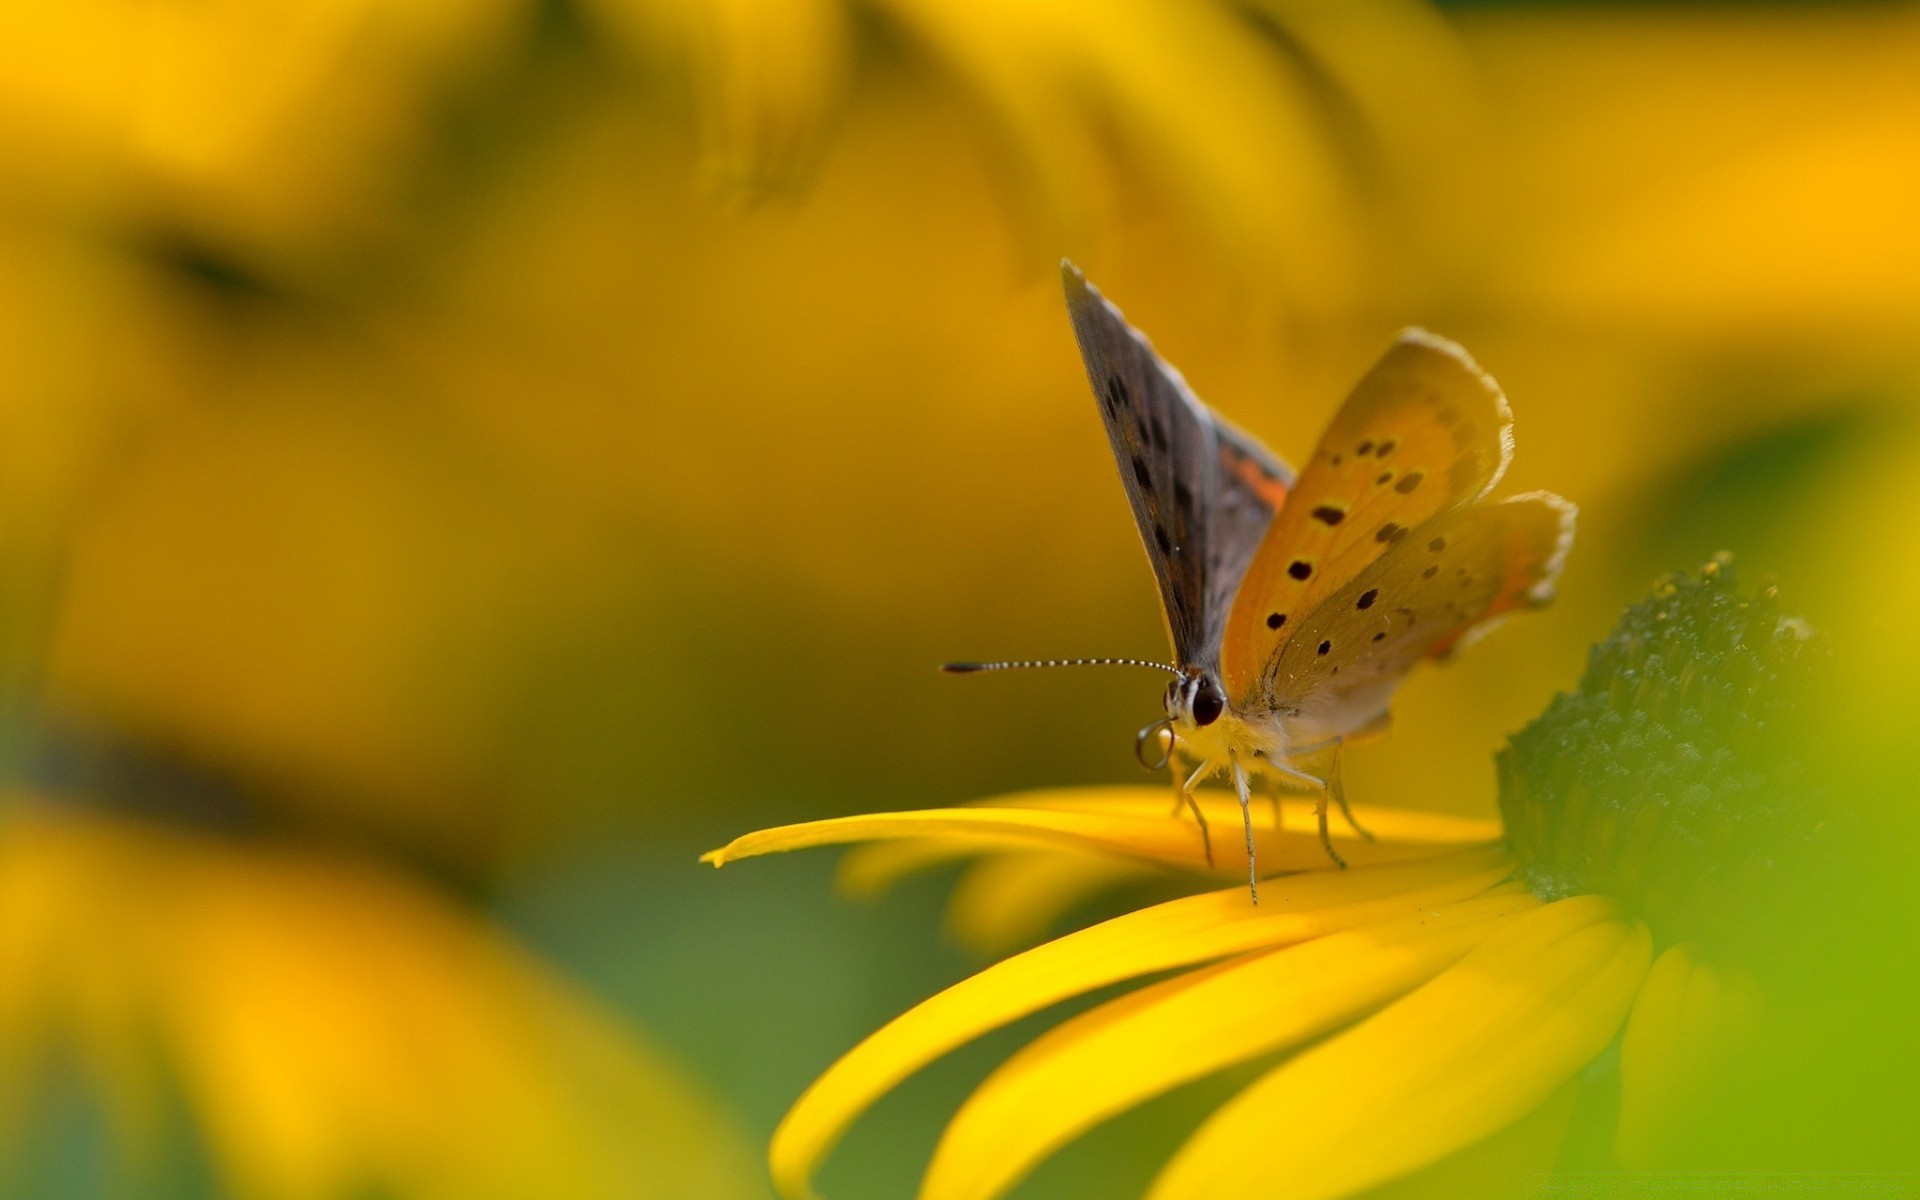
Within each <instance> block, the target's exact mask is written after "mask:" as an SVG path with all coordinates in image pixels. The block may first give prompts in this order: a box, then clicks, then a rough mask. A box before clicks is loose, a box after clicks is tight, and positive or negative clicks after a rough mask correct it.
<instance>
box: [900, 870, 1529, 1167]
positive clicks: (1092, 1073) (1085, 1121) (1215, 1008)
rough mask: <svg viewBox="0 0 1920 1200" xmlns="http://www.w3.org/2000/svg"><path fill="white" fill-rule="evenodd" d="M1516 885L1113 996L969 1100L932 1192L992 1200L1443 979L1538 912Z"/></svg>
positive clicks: (940, 1157)
mask: <svg viewBox="0 0 1920 1200" xmlns="http://www.w3.org/2000/svg"><path fill="white" fill-rule="evenodd" d="M1538 903H1539V902H1538V901H1536V900H1535V899H1533V897H1532V896H1530V895H1528V894H1527V893H1526V892H1524V891H1523V890H1521V889H1520V888H1519V886H1518V885H1507V886H1505V887H1502V888H1499V889H1496V890H1495V891H1494V892H1492V893H1489V894H1487V895H1484V896H1479V897H1476V898H1474V899H1471V900H1464V901H1461V902H1459V903H1456V904H1451V905H1447V906H1445V907H1441V908H1436V909H1432V910H1429V911H1426V912H1422V913H1420V914H1419V915H1418V916H1414V917H1404V918H1401V919H1399V920H1396V921H1391V922H1387V923H1383V924H1380V925H1369V926H1365V927H1362V928H1357V929H1351V930H1348V931H1346V932H1343V933H1335V934H1331V935H1329V936H1327V937H1323V938H1317V939H1315V940H1313V941H1310V942H1304V943H1301V944H1299V945H1296V946H1291V947H1288V948H1286V949H1284V950H1275V951H1269V952H1265V953H1260V954H1256V955H1253V956H1250V957H1247V958H1242V959H1236V960H1234V961H1232V962H1228V963H1223V964H1220V965H1218V966H1215V967H1211V968H1207V969H1205V970H1202V971H1196V972H1193V973H1191V974H1188V975H1183V976H1180V977H1177V978H1174V979H1170V980H1168V981H1166V982H1164V983H1160V984H1156V985H1154V986H1152V987H1148V988H1144V989H1142V990H1140V991H1138V992H1134V993H1132V994H1131V995H1128V996H1124V997H1122V998H1120V999H1118V1000H1114V1001H1111V1002H1109V1003H1107V1004H1104V1005H1102V1006H1101V1007H1099V1008H1096V1009H1094V1010H1092V1011H1091V1012H1088V1013H1085V1014H1083V1015H1082V1016H1079V1017H1076V1018H1074V1019H1073V1020H1071V1021H1069V1022H1067V1023H1066V1024H1064V1025H1061V1026H1059V1027H1058V1028H1056V1029H1054V1030H1052V1031H1051V1032H1049V1033H1047V1034H1045V1035H1043V1036H1042V1037H1040V1038H1039V1039H1038V1040H1036V1041H1035V1042H1033V1043H1032V1044H1031V1045H1029V1046H1027V1047H1026V1048H1025V1049H1024V1050H1022V1051H1020V1053H1018V1054H1016V1055H1014V1056H1013V1057H1012V1058H1011V1059H1009V1060H1007V1062H1006V1063H1005V1064H1004V1065H1003V1066H1001V1067H1000V1068H999V1069H998V1070H996V1071H995V1072H994V1073H993V1074H992V1075H991V1076H989V1077H988V1079H987V1081H986V1082H985V1083H983V1084H981V1086H980V1088H979V1090H978V1091H976V1092H975V1093H974V1094H973V1096H972V1097H971V1098H970V1099H969V1100H968V1101H967V1103H966V1105H965V1106H964V1107H962V1108H961V1110H960V1112H959V1113H958V1114H957V1115H956V1116H955V1117H954V1119H953V1121H952V1123H951V1124H949V1125H948V1126H947V1132H946V1135H945V1136H944V1137H943V1138H942V1139H941V1142H940V1148H939V1149H938V1150H937V1151H936V1152H935V1154H934V1159H933V1165H932V1166H931V1167H930V1168H929V1169H928V1172H927V1179H926V1182H925V1184H924V1185H923V1186H922V1189H921V1200H987V1198H989V1197H994V1196H999V1195H1001V1194H1003V1193H1004V1192H1005V1191H1006V1190H1007V1189H1008V1188H1010V1187H1012V1186H1013V1184H1015V1183H1016V1182H1018V1181H1019V1180H1020V1179H1021V1178H1022V1177H1023V1176H1024V1175H1025V1174H1026V1173H1027V1172H1028V1171H1029V1170H1031V1169H1032V1168H1033V1166H1034V1165H1035V1164H1036V1163H1038V1162H1039V1161H1040V1160H1041V1159H1042V1158H1044V1157H1046V1156H1047V1155H1048V1154H1050V1153H1052V1152H1053V1151H1054V1150H1055V1149H1057V1148H1059V1147H1060V1146H1061V1145H1063V1144H1065V1143H1066V1142H1067V1141H1069V1140H1070V1139H1072V1138H1073V1137H1075V1136H1077V1135H1079V1134H1080V1133H1081V1132H1083V1131H1085V1130H1086V1129H1088V1128H1090V1127H1091V1126H1093V1125H1095V1124H1097V1123H1098V1122H1100V1121H1102V1120H1105V1119H1106V1118H1108V1117H1110V1116H1113V1115H1114V1114H1116V1113H1119V1112H1124V1111H1125V1110H1127V1109H1130V1108H1132V1107H1134V1106H1135V1105H1137V1104H1141V1103H1144V1102H1145V1101H1147V1100H1149V1099H1151V1098H1152V1097H1154V1096H1157V1095H1159V1094H1161V1093H1162V1092H1165V1091H1167V1090H1169V1089H1171V1088H1173V1087H1176V1086H1178V1085H1179V1084H1182V1083H1185V1082H1187V1081H1188V1080H1192V1079H1198V1078H1200V1077H1201V1076H1203V1075H1207V1074H1209V1073H1211V1072H1213V1071H1216V1070H1219V1069H1221V1068H1223V1067H1227V1066H1231V1065H1233V1064H1234V1063H1238V1062H1244V1061H1246V1060H1248V1059H1251V1058H1255V1057H1257V1056H1259V1055H1262V1054H1267V1053H1270V1052H1272V1051H1274V1050H1278V1049H1281V1048H1284V1047H1286V1046H1291V1045H1296V1044H1298V1043H1300V1042H1303V1041H1305V1040H1307V1039H1308V1038H1312V1037H1315V1036H1317V1035H1319V1034H1322V1033H1325V1032H1326V1031H1327V1030H1329V1029H1333V1028H1336V1027H1338V1026H1339V1025H1341V1024H1343V1023H1345V1022H1347V1021H1350V1020H1352V1019H1354V1018H1355V1017H1357V1016H1360V1015H1362V1014H1364V1013H1366V1012H1369V1011H1371V1010H1373V1009H1375V1008H1377V1007H1379V1006H1380V1005H1381V1004H1383V1003H1385V1002H1387V1001H1388V1000H1391V999H1393V998H1395V997H1397V996H1399V995H1401V994H1402V993H1404V992H1406V991H1407V990H1408V989H1410V988H1413V987H1416V986H1418V985H1419V984H1421V983H1424V982H1426V981H1427V980H1428V979H1431V978H1432V977H1433V976H1434V975H1436V974H1438V973H1439V972H1440V971H1441V970H1443V969H1445V968H1446V967H1448V966H1449V965H1451V964H1452V963H1454V962H1455V961H1457V960H1458V959H1459V958H1460V956H1461V955H1463V954H1465V953H1467V951H1468V950H1470V949H1471V948H1472V947H1473V946H1474V945H1475V944H1476V943H1477V942H1479V941H1480V940H1481V939H1482V938H1484V937H1486V936H1487V934H1488V933H1489V932H1491V931H1492V930H1493V929H1494V928H1495V924H1496V922H1498V921H1499V920H1500V919H1501V918H1503V917H1509V916H1512V915H1514V914H1516V913H1520V912H1524V911H1527V910H1529V909H1532V908H1534V907H1537V905H1538Z"/></svg>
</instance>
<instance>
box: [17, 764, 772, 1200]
mask: <svg viewBox="0 0 1920 1200" xmlns="http://www.w3.org/2000/svg"><path fill="white" fill-rule="evenodd" d="M67 1056H71V1058H72V1059H73V1060H75V1061H77V1062H78V1064H79V1065H80V1067H81V1068H82V1069H83V1071H84V1072H85V1074H86V1076H87V1078H88V1079H89V1080H90V1081H91V1082H92V1083H93V1085H94V1086H95V1087H96V1088H97V1089H98V1090H99V1092H100V1094H101V1097H102V1101H103V1104H104V1106H105V1108H106V1111H107V1112H108V1114H109V1115H110V1116H112V1117H113V1118H114V1119H115V1121H114V1124H115V1128H116V1132H117V1133H118V1134H119V1135H120V1136H121V1138H122V1139H123V1145H122V1149H124V1150H125V1151H126V1154H127V1157H128V1158H129V1160H130V1162H131V1164H132V1165H133V1166H134V1167H135V1168H136V1178H137V1168H138V1166H139V1164H140V1162H141V1160H142V1158H143V1156H144V1157H150V1156H151V1154H152V1153H153V1152H154V1150H155V1148H156V1139H157V1138H158V1137H159V1136H160V1135H161V1132H162V1128H161V1125H162V1122H161V1118H162V1115H163V1108H162V1105H163V1102H164V1101H165V1100H166V1099H167V1098H168V1097H170V1096H172V1095H175V1094H177V1095H178V1096H180V1097H181V1098H182V1099H183V1100H184V1103H185V1105H186V1107H187V1110H188V1112H189V1113H190V1114H191V1116H192V1117H193V1119H194V1122H195V1125H196V1127H197V1130H198V1133H199V1135H200V1136H201V1137H202V1138H203V1139H204V1141H205V1144H206V1146H207V1147H208V1151H209V1154H210V1157H211V1159H212V1161H213V1163H214V1165H215V1168H216V1170H217V1172H218V1177H219V1179H220V1181H221V1183H222V1184H223V1185H224V1187H225V1188H226V1189H228V1192H229V1194H231V1195H233V1196H236V1197H241V1198H245V1200H254V1198H259V1200H335V1198H337V1197H341V1196H347V1195H359V1194H365V1190H366V1189H373V1190H374V1191H376V1192H377V1193H378V1194H382V1195H395V1196H423V1197H424V1196H435V1197H449V1198H469V1197H471V1198H475V1200H483V1198H498V1200H510V1198H520V1197H527V1196H540V1195H564V1196H570V1197H583V1198H590V1197H605V1198H606V1200H633V1198H635V1197H642V1198H650V1197H671V1198H681V1200H708V1198H714V1197H718V1198H730V1197H743V1196H750V1195H752V1194H754V1192H755V1191H756V1190H757V1184H755V1183H754V1182H753V1181H752V1180H751V1178H750V1175H749V1173H748V1172H747V1171H746V1170H744V1168H743V1164H744V1163H745V1162H746V1161H748V1160H747V1156H746V1155H745V1154H744V1153H743V1147H742V1146H741V1144H740V1142H739V1140H738V1138H737V1136H736V1135H735V1133H734V1132H733V1130H732V1129H731V1128H729V1127H728V1125H727V1124H726V1122H725V1121H724V1120H723V1119H722V1118H721V1117H720V1116H719V1115H718V1113H717V1111H716V1110H714V1109H713V1108H711V1107H710V1106H709V1105H708V1103H707V1102H706V1100H705V1099H704V1098H702V1097H700V1096H699V1095H698V1094H697V1093H696V1092H695V1091H694V1090H693V1089H692V1088H691V1087H690V1086H689V1085H688V1083H687V1081H686V1080H685V1079H683V1078H682V1077H681V1075H680V1073H679V1071H678V1070H677V1069H676V1068H674V1067H672V1066H670V1065H669V1064H668V1063H667V1062H665V1061H664V1060H663V1059H662V1058H661V1057H660V1056H658V1055H657V1054H656V1053H655V1052H654V1051H652V1050H651V1049H649V1048H648V1047H647V1046H646V1045H644V1044H643V1043H642V1042H640V1041H639V1040H638V1039H637V1038H636V1037H635V1035H634V1034H632V1033H631V1032H630V1031H629V1030H627V1029H626V1028H624V1027H623V1026H621V1025H620V1024H619V1023H618V1022H616V1021H614V1020H613V1019H612V1018H611V1017H610V1016H609V1014H607V1013H606V1012H604V1011H602V1010H601V1009H599V1008H598V1007H597V1006H596V1005H595V1004H594V1003H593V1002H592V1001H590V1000H589V999H587V998H586V997H585V996H583V995H582V994H580V993H579V992H578V991H577V990H575V989H574V988H572V987H570V986H569V985H568V984H566V983H565V982H564V981H562V980H560V979H558V978H556V977H555V976H554V975H553V974H552V973H551V972H550V971H549V970H548V969H547V968H546V967H544V966H543V965H542V964H541V963H540V962H539V961H537V960H536V959H535V958H534V957H533V956H532V955H531V954H529V953H527V952H526V951H524V950H522V949H520V948H519V947H517V946H515V945H514V944H513V943H512V941H510V940H509V939H508V938H507V937H505V936H504V935H503V934H501V933H499V932H498V931H496V930H494V929H492V928H490V927H489V926H487V925H486V924H485V923H483V922H481V921H479V920H477V919H475V918H474V917H472V916H470V915H468V914H465V913H463V912H462V911H460V910H459V909H458V908H456V907H454V906H452V905H449V904H447V903H446V902H444V901H442V900H439V899H437V898H436V897H435V896H434V895H433V894H432V893H431V892H429V891H427V890H425V889H423V888H422V887H420V886H419V885H417V884H414V883H412V882H409V881H408V880H407V878H406V877H404V876H402V875H399V874H396V873H394V872H392V871H390V870H387V869H384V868H381V867H379V866H377V865H375V864H374V863H372V862H371V861H362V860H357V859H353V858H347V857H343V856H340V855H337V854H329V853H326V852H322V851H319V850H314V849H296V848H292V847H288V846H274V845H248V844H241V843H233V842H225V841H220V840H216V839H213V838H210V837H205V836H194V835H190V834H185V833H180V832H170V831H168V830H165V829H162V828H159V827H155V826H152V825H149V824H146V823H144V822H140V821H131V820H124V819H116V818H111V817H106V816H100V815H90V814H85V813H79V812H69V811H54V810H50V809H48V808H46V807H44V806H42V805H40V804H38V803H37V802H34V801H25V802H22V801H21V800H19V799H18V798H15V799H14V800H12V801H10V811H8V812H6V813H5V814H4V815H0V1150H4V1149H5V1148H6V1147H7V1146H8V1144H9V1143H10V1142H11V1141H12V1140H13V1139H14V1138H15V1137H17V1136H20V1135H21V1128H20V1126H21V1123H22V1121H23V1120H24V1118H25V1117H26V1116H27V1114H28V1113H30V1112H31V1106H32V1105H33V1103H34V1096H35V1094H36V1087H37V1086H38V1082H37V1081H39V1080H40V1079H41V1078H42V1077H43V1072H44V1071H45V1070H47V1069H48V1068H49V1067H51V1066H52V1065H53V1064H54V1063H56V1062H58V1061H61V1060H62V1059H63V1058H65V1057H67ZM4 1161H5V1156H4V1155H0V1162H4Z"/></svg>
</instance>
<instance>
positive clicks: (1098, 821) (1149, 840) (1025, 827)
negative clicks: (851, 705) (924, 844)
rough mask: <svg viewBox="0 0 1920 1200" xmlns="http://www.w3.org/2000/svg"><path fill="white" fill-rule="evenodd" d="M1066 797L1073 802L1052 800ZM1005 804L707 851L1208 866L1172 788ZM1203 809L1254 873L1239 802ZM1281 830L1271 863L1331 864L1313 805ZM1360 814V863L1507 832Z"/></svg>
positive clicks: (1219, 853)
mask: <svg viewBox="0 0 1920 1200" xmlns="http://www.w3.org/2000/svg"><path fill="white" fill-rule="evenodd" d="M1055 795H1058V796H1060V797H1061V798H1062V799H1063V800H1064V801H1065V803H1064V804H1052V803H1051V798H1052V797H1053V796H1055ZM1013 801H1014V802H1013V803H1011V804H1009V805H1008V806H1006V807H993V806H991V805H981V806H977V807H967V808H928V809H919V810H915V811H909V812H895V813H868V814H864V815H861V816H854V817H836V818H833V819H830V820H825V821H807V822H803V823H801V824H797V825H783V826H779V827H778V828H774V829H762V830H759V831H757V832H754V833H749V834H746V835H745V836H743V837H739V838H735V839H734V840H733V841H731V842H729V843H728V844H727V845H725V846H722V847H721V848H720V849H718V850H714V851H711V852H709V853H708V854H706V855H704V856H702V858H701V861H702V862H709V863H712V864H713V865H714V866H716V867H718V866H725V865H726V864H727V863H730V862H734V861H737V860H739V859H742V858H753V857H756V856H758V855H762V854H775V853H780V852H783V851H787V850H801V849H806V848H808V847H812V846H831V845H839V844H843V843H847V842H865V841H874V840H881V839H889V838H926V837H947V836H953V835H962V836H968V837H972V838H974V839H976V840H977V841H980V842H993V843H1000V844H1005V845H1015V846H1018V845H1028V846H1033V845H1040V846H1065V847H1070V848H1076V849H1082V850H1089V849H1090V850H1103V851H1107V852H1110V853H1115V854H1123V855H1128V856H1131V857H1135V858H1146V859H1151V860H1153V861H1156V862H1161V863H1165V864H1167V865H1169V866H1176V867H1185V868H1187V869H1189V870H1195V871H1205V870H1208V869H1209V867H1208V864H1207V857H1206V848H1205V846H1204V845H1203V843H1202V842H1201V838H1200V831H1199V829H1198V827H1197V826H1195V825H1194V824H1193V823H1192V822H1191V820H1188V819H1178V820H1175V819H1169V817H1168V796H1167V793H1165V792H1164V791H1156V790H1154V789H1151V788H1113V789H1094V788H1089V789H1084V790H1081V789H1076V790H1074V791H1070V792H1066V793H1027V794H1023V795H1022V796H1019V797H1015V798H1013ZM1200 802H1201V807H1202V810H1203V811H1205V812H1206V813H1207V820H1208V823H1209V824H1210V825H1211V826H1212V828H1213V851H1214V865H1213V868H1212V869H1214V870H1217V871H1221V872H1226V873H1228V874H1232V875H1239V874H1243V873H1244V872H1245V871H1246V861H1247V860H1246V854H1245V851H1244V849H1242V845H1241V840H1240V838H1239V837H1238V836H1237V835H1236V833H1235V831H1236V829H1237V827H1238V825H1239V824H1240V809H1239V806H1238V803H1237V802H1236V801H1234V800H1233V799H1232V798H1231V797H1227V796H1223V795H1221V794H1219V793H1217V792H1209V793H1202V795H1201V796H1200ZM1282 812H1283V817H1282V828H1281V829H1280V830H1279V831H1275V830H1274V828H1273V819H1272V815H1271V810H1270V809H1269V808H1268V806H1267V805H1265V804H1261V805H1259V806H1258V807H1257V808H1256V810H1255V811H1254V813H1253V824H1254V843H1255V849H1256V853H1257V854H1258V855H1259V858H1260V866H1261V868H1262V870H1263V871H1279V870H1297V869H1299V868H1301V867H1319V866H1322V865H1324V864H1325V859H1326V856H1325V853H1324V851H1322V850H1321V848H1320V843H1319V835H1318V833H1317V832H1316V829H1317V826H1316V825H1315V823H1314V815H1313V812H1312V807H1311V804H1310V803H1302V802H1299V801H1294V802H1290V803H1288V804H1286V805H1285V806H1284V808H1283V810H1282ZM1354 816H1355V817H1356V818H1357V819H1358V820H1359V821H1360V823H1361V824H1362V825H1364V826H1366V827H1367V828H1368V829H1369V830H1370V831H1371V832H1373V833H1374V835H1375V837H1376V839H1377V840H1375V841H1371V842H1369V841H1364V840H1362V839H1360V838H1357V837H1352V836H1347V837H1342V838H1338V839H1336V840H1337V841H1338V842H1339V843H1340V845H1341V854H1342V855H1343V856H1345V857H1347V860H1348V861H1349V862H1353V863H1355V864H1361V863H1377V862H1390V861H1395V860H1398V859H1404V858H1408V857H1412V856H1415V855H1419V854H1428V853H1431V852H1432V849H1433V848H1434V847H1435V846H1443V845H1457V844H1466V843H1472V842H1482V841H1490V840H1492V839H1493V838H1495V837H1497V836H1498V834H1499V826H1498V825H1497V824H1496V823H1494V822H1491V821H1481V820H1475V819H1472V818H1465V817H1449V816H1444V815H1442V814H1438V813H1414V812H1397V811H1394V810H1388V809H1368V808H1363V807H1360V806H1357V805H1356V806H1355V808H1354Z"/></svg>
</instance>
